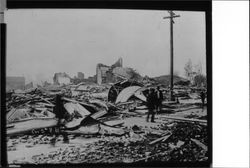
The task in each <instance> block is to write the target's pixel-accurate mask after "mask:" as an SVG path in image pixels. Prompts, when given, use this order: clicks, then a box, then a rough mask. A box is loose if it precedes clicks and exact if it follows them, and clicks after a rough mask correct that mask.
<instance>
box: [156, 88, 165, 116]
mask: <svg viewBox="0 0 250 168" xmlns="http://www.w3.org/2000/svg"><path fill="white" fill-rule="evenodd" d="M162 101H163V93H162V91H161V90H160V86H157V89H156V100H155V108H156V113H157V114H159V112H160V111H161V110H162Z"/></svg>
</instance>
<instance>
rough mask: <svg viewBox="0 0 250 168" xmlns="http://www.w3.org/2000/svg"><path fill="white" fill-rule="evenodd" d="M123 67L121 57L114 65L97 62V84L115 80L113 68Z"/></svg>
mask: <svg viewBox="0 0 250 168" xmlns="http://www.w3.org/2000/svg"><path fill="white" fill-rule="evenodd" d="M118 67H119V68H122V58H119V59H118V61H116V62H115V63H114V64H113V65H111V66H107V65H103V64H97V66H96V81H97V84H99V85H100V84H102V83H109V82H115V75H114V74H113V69H115V68H118Z"/></svg>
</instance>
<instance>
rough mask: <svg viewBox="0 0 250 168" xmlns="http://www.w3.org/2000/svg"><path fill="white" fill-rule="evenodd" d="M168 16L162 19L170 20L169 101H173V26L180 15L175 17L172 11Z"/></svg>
mask: <svg viewBox="0 0 250 168" xmlns="http://www.w3.org/2000/svg"><path fill="white" fill-rule="evenodd" d="M168 12H169V13H170V16H167V17H164V18H163V19H170V99H171V101H173V100H174V95H173V87H174V44H173V41H174V38H173V24H174V20H173V18H175V17H180V15H175V13H174V12H173V11H168Z"/></svg>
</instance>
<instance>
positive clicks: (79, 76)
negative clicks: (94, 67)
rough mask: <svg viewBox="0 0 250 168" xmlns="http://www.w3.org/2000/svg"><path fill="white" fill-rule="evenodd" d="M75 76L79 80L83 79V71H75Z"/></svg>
mask: <svg viewBox="0 0 250 168" xmlns="http://www.w3.org/2000/svg"><path fill="white" fill-rule="evenodd" d="M77 78H78V79H80V80H81V79H84V73H82V72H78V73H77Z"/></svg>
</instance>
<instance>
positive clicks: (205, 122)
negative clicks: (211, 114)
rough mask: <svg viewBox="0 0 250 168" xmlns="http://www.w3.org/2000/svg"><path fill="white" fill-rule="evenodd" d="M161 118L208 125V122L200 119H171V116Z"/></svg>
mask: <svg viewBox="0 0 250 168" xmlns="http://www.w3.org/2000/svg"><path fill="white" fill-rule="evenodd" d="M161 118H166V119H170V120H176V121H182V122H199V123H203V124H207V120H199V119H194V118H182V117H171V116H161Z"/></svg>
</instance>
